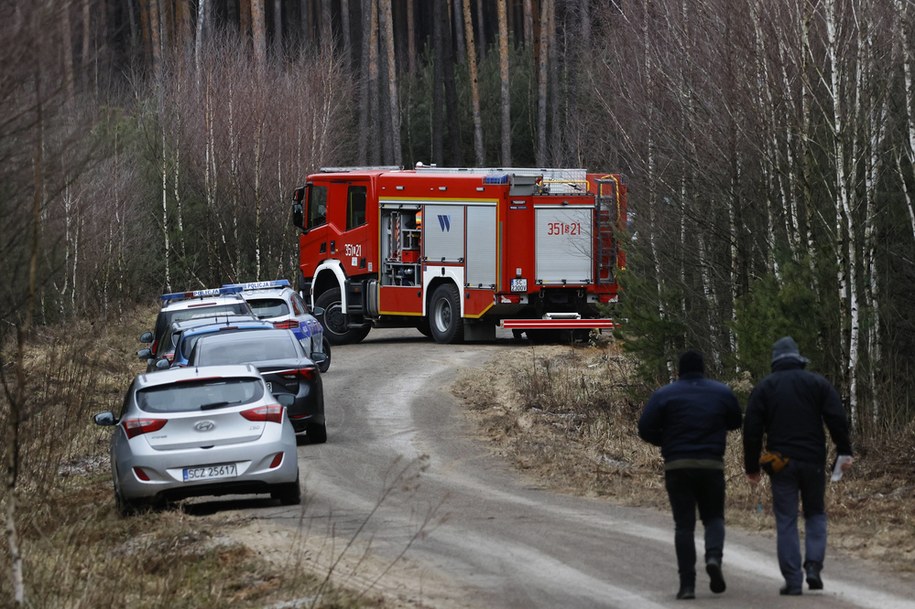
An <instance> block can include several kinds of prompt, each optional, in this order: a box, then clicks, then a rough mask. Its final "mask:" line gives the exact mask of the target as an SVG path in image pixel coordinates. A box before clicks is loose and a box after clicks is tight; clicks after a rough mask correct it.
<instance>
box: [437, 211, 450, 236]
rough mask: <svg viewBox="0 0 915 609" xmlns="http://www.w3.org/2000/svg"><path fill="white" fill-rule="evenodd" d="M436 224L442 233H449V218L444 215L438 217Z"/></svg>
mask: <svg viewBox="0 0 915 609" xmlns="http://www.w3.org/2000/svg"><path fill="white" fill-rule="evenodd" d="M438 224H439V226H441V227H442V232H443V233H447V232H450V231H451V216H446V215H445V214H439V215H438Z"/></svg>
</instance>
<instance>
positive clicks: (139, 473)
mask: <svg viewBox="0 0 915 609" xmlns="http://www.w3.org/2000/svg"><path fill="white" fill-rule="evenodd" d="M133 473H134V475H135V476H136V477H137V478H139V479H140V480H142V481H143V482H149V476H147V475H146V472H144V471H143V468H141V467H134V468H133Z"/></svg>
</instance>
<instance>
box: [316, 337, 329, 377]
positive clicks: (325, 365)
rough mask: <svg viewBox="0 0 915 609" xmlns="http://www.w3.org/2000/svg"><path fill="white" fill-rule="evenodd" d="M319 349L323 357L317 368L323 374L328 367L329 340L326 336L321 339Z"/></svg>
mask: <svg viewBox="0 0 915 609" xmlns="http://www.w3.org/2000/svg"><path fill="white" fill-rule="evenodd" d="M321 350H322V351H323V352H324V358H325V359H324V362H323V363H322V364H321V365H320V366H318V370H320V371H321V373H322V374H323V373H325V372H327V370H328V369H329V368H330V341H329V340H327V337H326V336H325V337H324V338H323V339H322V340H321Z"/></svg>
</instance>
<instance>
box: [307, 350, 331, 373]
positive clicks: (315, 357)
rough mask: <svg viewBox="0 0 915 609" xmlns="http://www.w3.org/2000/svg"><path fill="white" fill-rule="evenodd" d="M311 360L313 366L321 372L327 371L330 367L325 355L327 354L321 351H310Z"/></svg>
mask: <svg viewBox="0 0 915 609" xmlns="http://www.w3.org/2000/svg"><path fill="white" fill-rule="evenodd" d="M311 361H313V362H314V363H315V366H317V367H318V370H320V371H321V372H322V373H324V372H327V369H328V368H330V359H329V358H328V357H327V354H326V353H324V352H322V351H312V353H311Z"/></svg>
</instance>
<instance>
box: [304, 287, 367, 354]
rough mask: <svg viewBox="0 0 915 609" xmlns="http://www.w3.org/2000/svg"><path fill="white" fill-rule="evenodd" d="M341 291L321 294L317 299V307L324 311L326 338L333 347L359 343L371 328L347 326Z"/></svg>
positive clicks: (335, 290) (322, 320)
mask: <svg viewBox="0 0 915 609" xmlns="http://www.w3.org/2000/svg"><path fill="white" fill-rule="evenodd" d="M341 300H342V299H341V298H340V289H339V288H334V289H332V290H327V291H325V292H321V294H320V295H319V296H318V297H317V298H316V299H315V306H316V307H321V308H322V309H324V315H322V316H321V318H320V320H321V324H322V325H323V326H324V338H326V339H327V341H328V342H329V343H330V344H332V345H345V344H346V343H358V342H359V341H361V340H362V339H363V338H365V337H366V335H368V333H369V330H371V328H370V327H369V326H366V327H363V328H359V327H356V328H351V327H348V326H347V324H346V316H345V315H344V314H343V309H342V308H341V306H340V302H341Z"/></svg>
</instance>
